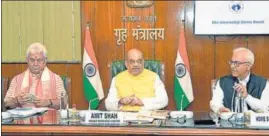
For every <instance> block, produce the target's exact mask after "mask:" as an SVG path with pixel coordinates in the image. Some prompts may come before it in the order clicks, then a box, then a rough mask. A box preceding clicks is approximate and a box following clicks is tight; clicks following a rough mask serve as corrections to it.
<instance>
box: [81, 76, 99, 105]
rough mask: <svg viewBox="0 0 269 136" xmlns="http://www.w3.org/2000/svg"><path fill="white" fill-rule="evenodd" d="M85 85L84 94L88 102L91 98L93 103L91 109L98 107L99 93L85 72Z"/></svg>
mask: <svg viewBox="0 0 269 136" xmlns="http://www.w3.org/2000/svg"><path fill="white" fill-rule="evenodd" d="M83 87H84V94H85V97H86V99H87V100H88V102H90V101H91V100H93V99H95V100H93V101H91V103H90V104H91V105H90V106H89V107H90V108H91V109H96V108H97V107H98V105H99V99H98V98H97V97H98V95H97V93H96V91H95V89H94V87H93V86H92V84H91V83H90V81H89V80H88V78H87V76H86V75H85V73H83Z"/></svg>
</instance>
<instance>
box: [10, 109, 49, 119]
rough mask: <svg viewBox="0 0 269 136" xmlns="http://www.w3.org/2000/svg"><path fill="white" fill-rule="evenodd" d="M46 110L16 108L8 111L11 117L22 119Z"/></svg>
mask: <svg viewBox="0 0 269 136" xmlns="http://www.w3.org/2000/svg"><path fill="white" fill-rule="evenodd" d="M47 110H48V108H16V109H12V110H8V111H7V112H8V113H10V114H11V116H12V117H14V118H16V117H18V118H23V117H28V116H32V115H35V114H38V113H43V112H45V111H47Z"/></svg>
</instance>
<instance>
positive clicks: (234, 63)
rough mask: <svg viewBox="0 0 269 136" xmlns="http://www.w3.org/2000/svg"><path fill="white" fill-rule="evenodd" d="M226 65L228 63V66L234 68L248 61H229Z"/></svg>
mask: <svg viewBox="0 0 269 136" xmlns="http://www.w3.org/2000/svg"><path fill="white" fill-rule="evenodd" d="M228 63H229V65H234V66H236V67H238V66H239V65H241V64H245V63H250V62H248V61H245V62H242V61H232V60H230V61H229V62H228Z"/></svg>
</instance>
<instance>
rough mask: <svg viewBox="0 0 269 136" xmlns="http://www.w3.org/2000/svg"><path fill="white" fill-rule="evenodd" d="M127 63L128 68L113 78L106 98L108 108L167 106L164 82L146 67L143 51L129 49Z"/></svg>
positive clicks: (134, 109)
mask: <svg viewBox="0 0 269 136" xmlns="http://www.w3.org/2000/svg"><path fill="white" fill-rule="evenodd" d="M125 65H126V67H127V70H125V71H123V72H121V73H119V74H118V75H117V76H116V77H114V78H113V79H112V83H111V87H110V90H109V93H108V97H107V99H106V100H105V105H106V109H107V110H121V111H139V110H140V109H141V110H156V109H162V108H164V107H165V106H167V104H168V97H167V94H166V90H165V87H164V84H163V83H162V81H161V80H160V78H159V76H158V75H157V74H156V73H154V72H152V71H150V70H147V69H144V59H143V55H142V52H141V51H139V50H137V49H131V50H129V51H128V53H127V59H126V61H125Z"/></svg>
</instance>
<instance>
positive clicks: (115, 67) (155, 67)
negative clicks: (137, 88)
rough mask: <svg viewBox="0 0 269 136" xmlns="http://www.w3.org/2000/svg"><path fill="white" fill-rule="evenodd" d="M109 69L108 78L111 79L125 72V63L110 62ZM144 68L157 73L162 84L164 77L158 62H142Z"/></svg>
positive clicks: (161, 66)
mask: <svg viewBox="0 0 269 136" xmlns="http://www.w3.org/2000/svg"><path fill="white" fill-rule="evenodd" d="M109 66H110V67H111V68H110V75H111V76H110V78H111V79H112V78H113V77H115V76H116V75H117V74H118V73H120V72H122V71H124V70H126V69H127V68H126V66H125V61H124V60H117V61H113V62H111V64H110V65H109ZM144 67H145V68H146V69H148V70H151V71H153V72H155V73H157V74H158V75H159V77H160V79H161V80H162V81H163V82H164V80H165V75H164V64H163V63H162V62H160V61H158V60H144Z"/></svg>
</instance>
